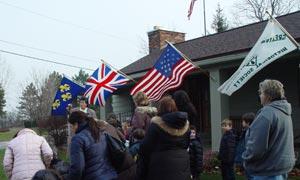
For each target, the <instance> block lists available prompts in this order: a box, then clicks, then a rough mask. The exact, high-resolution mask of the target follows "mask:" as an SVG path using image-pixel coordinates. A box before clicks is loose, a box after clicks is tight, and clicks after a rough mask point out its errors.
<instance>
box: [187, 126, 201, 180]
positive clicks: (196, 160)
mask: <svg viewBox="0 0 300 180" xmlns="http://www.w3.org/2000/svg"><path fill="white" fill-rule="evenodd" d="M189 154H190V167H191V174H192V179H197V177H199V176H200V174H201V172H202V167H203V147H202V142H201V139H200V136H199V134H197V129H196V126H193V125H191V126H190V145H189Z"/></svg>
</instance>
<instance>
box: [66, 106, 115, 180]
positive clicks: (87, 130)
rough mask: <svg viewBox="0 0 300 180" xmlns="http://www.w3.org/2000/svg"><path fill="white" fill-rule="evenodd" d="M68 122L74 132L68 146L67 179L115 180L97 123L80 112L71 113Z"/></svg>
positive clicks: (113, 170) (103, 137)
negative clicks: (68, 163) (68, 167)
mask: <svg viewBox="0 0 300 180" xmlns="http://www.w3.org/2000/svg"><path fill="white" fill-rule="evenodd" d="M68 121H69V123H70V124H71V125H72V130H73V131H74V132H75V135H74V136H73V137H72V140H71V145H70V160H71V162H70V170H69V179H70V180H77V179H78V180H79V179H86V180H88V179H90V180H102V179H105V180H110V179H116V178H117V176H118V175H117V172H116V170H115V169H114V168H113V167H112V164H111V162H110V160H109V154H108V153H109V152H108V146H107V142H106V138H105V135H104V134H103V133H102V132H101V131H100V128H99V126H98V124H97V122H96V121H95V120H94V119H93V118H92V117H88V116H87V115H86V114H85V113H84V112H81V111H75V112H72V113H71V115H70V117H69V119H68Z"/></svg>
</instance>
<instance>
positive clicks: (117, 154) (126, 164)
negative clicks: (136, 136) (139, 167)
mask: <svg viewBox="0 0 300 180" xmlns="http://www.w3.org/2000/svg"><path fill="white" fill-rule="evenodd" d="M105 139H106V142H107V147H108V152H109V159H110V162H111V164H112V166H113V167H114V168H115V170H116V171H117V173H118V179H119V180H121V179H124V180H125V179H133V178H134V177H135V173H136V166H135V161H134V160H133V158H132V156H131V155H130V154H129V152H128V151H127V149H126V147H125V145H124V143H123V142H122V141H120V140H119V139H117V138H114V137H112V136H111V135H109V134H107V133H105Z"/></svg>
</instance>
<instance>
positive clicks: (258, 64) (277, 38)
mask: <svg viewBox="0 0 300 180" xmlns="http://www.w3.org/2000/svg"><path fill="white" fill-rule="evenodd" d="M298 47H299V45H298V43H297V42H296V41H295V39H294V38H293V37H292V36H291V35H290V34H289V33H288V32H287V31H286V30H285V29H284V28H283V27H282V26H281V24H280V23H279V22H278V21H277V20H276V19H274V18H272V17H271V18H270V19H269V21H268V23H267V25H266V27H265V29H264V31H263V33H262V34H261V36H260V37H259V39H258V40H257V42H256V44H255V45H254V46H253V48H252V49H251V51H250V52H249V54H248V55H247V56H246V57H245V59H244V60H243V62H242V63H241V65H240V67H239V68H238V70H237V71H236V72H235V73H234V74H233V75H232V76H231V77H230V78H229V79H228V80H227V81H226V82H224V83H223V84H222V85H221V86H220V87H219V88H218V91H220V92H221V93H223V94H227V95H229V96H230V95H231V94H232V93H234V92H235V91H237V90H238V89H240V88H241V87H242V86H243V85H244V84H245V83H246V82H247V81H248V80H249V79H250V78H251V77H253V76H254V75H255V74H256V73H257V72H259V71H260V70H261V69H263V68H264V67H266V66H267V65H269V64H270V63H272V62H273V61H275V60H277V59H279V58H280V57H282V56H284V55H286V54H288V53H289V52H292V51H294V50H296V49H297V48H298Z"/></svg>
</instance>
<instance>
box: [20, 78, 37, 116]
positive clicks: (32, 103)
mask: <svg viewBox="0 0 300 180" xmlns="http://www.w3.org/2000/svg"><path fill="white" fill-rule="evenodd" d="M19 105H20V106H18V110H19V112H18V116H19V118H21V119H22V120H26V121H36V120H38V115H39V112H38V106H39V96H38V90H37V88H36V87H35V86H34V84H33V83H30V84H29V85H27V86H26V87H25V89H24V90H23V92H22V96H21V97H20V102H19Z"/></svg>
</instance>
